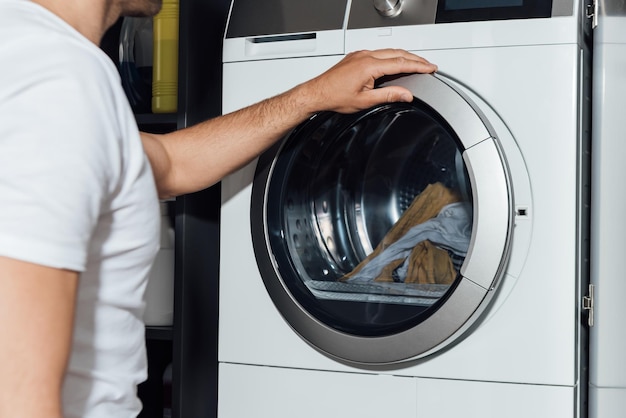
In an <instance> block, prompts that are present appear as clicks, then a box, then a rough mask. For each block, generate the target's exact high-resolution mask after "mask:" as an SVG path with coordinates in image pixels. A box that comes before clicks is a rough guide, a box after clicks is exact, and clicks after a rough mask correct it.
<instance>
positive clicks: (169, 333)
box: [146, 326, 174, 341]
mask: <svg viewBox="0 0 626 418" xmlns="http://www.w3.org/2000/svg"><path fill="white" fill-rule="evenodd" d="M173 338H174V330H173V328H172V327H171V326H163V327H156V326H147V327H146V339H147V340H162V341H171V340H173Z"/></svg>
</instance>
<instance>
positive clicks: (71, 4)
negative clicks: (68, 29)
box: [31, 0, 119, 45]
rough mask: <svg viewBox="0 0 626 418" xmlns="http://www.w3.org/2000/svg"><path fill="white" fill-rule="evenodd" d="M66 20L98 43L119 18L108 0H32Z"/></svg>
mask: <svg viewBox="0 0 626 418" xmlns="http://www.w3.org/2000/svg"><path fill="white" fill-rule="evenodd" d="M31 1H33V2H34V3H38V4H40V5H41V6H43V7H45V8H46V9H48V10H50V11H51V12H52V13H54V14H56V15H57V16H59V17H60V18H61V19H63V20H65V21H66V22H67V23H68V24H69V25H71V26H72V27H74V28H75V29H76V30H77V31H78V32H80V33H81V34H83V35H84V36H85V37H86V38H87V39H89V40H90V41H91V42H93V43H94V44H96V45H99V44H100V40H101V39H102V36H103V35H104V32H105V31H106V30H107V29H108V28H109V27H110V26H111V25H112V24H113V23H115V21H116V20H117V18H118V17H119V12H117V13H116V11H115V10H113V9H112V8H111V7H109V3H110V1H108V0H31Z"/></svg>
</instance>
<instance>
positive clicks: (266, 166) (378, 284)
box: [251, 75, 513, 364]
mask: <svg viewBox="0 0 626 418" xmlns="http://www.w3.org/2000/svg"><path fill="white" fill-rule="evenodd" d="M387 84H397V85H403V86H405V87H407V88H409V89H410V90H411V91H413V93H414V95H415V100H414V101H413V102H412V103H394V104H386V105H381V106H377V107H374V108H372V109H368V110H367V111H363V112H360V113H357V114H352V115H343V114H337V113H331V112H325V113H319V114H317V115H315V116H314V117H312V118H311V119H310V120H308V121H306V122H305V123H303V124H301V125H300V126H299V127H298V128H296V129H295V130H294V131H293V132H291V133H290V134H289V135H288V137H287V138H286V139H285V140H284V141H282V142H281V143H280V144H278V145H277V146H276V147H274V148H273V149H271V150H269V151H268V152H266V153H265V154H264V155H263V156H262V157H261V158H260V159H259V163H258V166H257V172H256V175H255V182H254V187H253V192H252V205H251V225H252V236H253V243H254V248H255V253H256V257H257V263H258V266H259V269H260V272H261V275H262V277H263V280H264V282H265V285H266V288H267V290H268V292H269V294H270V296H271V297H272V299H273V301H274V303H275V305H276V307H277V308H278V309H279V311H280V312H281V314H282V315H283V316H284V317H285V319H286V320H287V321H288V322H289V324H290V325H291V326H292V327H293V329H294V330H295V331H296V332H297V333H298V334H300V335H301V336H302V337H303V338H304V339H305V340H306V341H308V342H309V343H310V344H312V345H313V346H315V347H316V348H317V349H319V350H321V351H323V352H325V353H327V354H329V355H331V356H333V357H336V358H339V359H341V360H344V361H347V362H353V363H363V364H388V363H396V362H402V361H406V360H409V359H415V358H420V357H424V356H426V355H428V354H431V353H434V352H436V351H437V350H439V349H441V348H443V347H445V346H446V345H448V344H450V343H451V342H453V341H455V340H456V339H458V338H459V337H460V336H461V335H462V334H463V333H464V331H465V330H467V329H468V328H469V327H470V326H471V325H472V324H473V323H474V322H475V321H476V319H477V318H478V317H479V316H480V313H481V312H482V311H483V310H484V308H485V307H486V306H487V304H488V303H489V300H490V299H491V296H492V295H493V292H494V290H495V288H496V287H497V285H498V283H499V278H500V276H501V275H502V272H503V268H504V265H505V263H506V260H507V256H508V250H509V246H510V235H511V228H512V219H513V209H512V207H513V205H512V198H511V191H510V179H509V174H508V170H507V166H506V160H505V157H504V156H503V155H502V152H501V149H500V146H499V143H498V140H497V137H496V135H495V133H494V132H493V130H492V128H491V127H490V125H489V123H488V121H486V120H485V118H484V116H482V114H481V113H480V109H479V108H478V107H477V105H476V104H475V103H473V102H472V101H471V100H470V99H468V97H467V96H466V95H465V94H463V92H462V91H461V90H460V89H459V88H458V86H455V85H453V84H451V83H450V82H448V81H446V80H445V79H443V78H442V77H435V76H432V75H411V76H405V77H401V78H398V79H396V80H393V81H389V82H388V83H387Z"/></svg>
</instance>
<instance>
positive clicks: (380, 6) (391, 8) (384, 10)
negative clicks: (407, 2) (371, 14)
mask: <svg viewBox="0 0 626 418" xmlns="http://www.w3.org/2000/svg"><path fill="white" fill-rule="evenodd" d="M373 1H374V8H375V9H376V11H377V12H378V14H380V15H381V16H384V17H394V16H397V15H399V14H400V12H401V11H402V0H373Z"/></svg>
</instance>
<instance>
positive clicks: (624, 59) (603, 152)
mask: <svg viewBox="0 0 626 418" xmlns="http://www.w3.org/2000/svg"><path fill="white" fill-rule="evenodd" d="M596 16H597V27H596V28H595V29H594V48H593V55H594V57H593V111H592V113H593V123H592V126H593V130H592V134H593V135H592V150H593V152H592V156H593V159H592V188H591V190H592V193H591V194H592V217H591V219H592V221H591V225H592V227H591V243H592V244H591V248H592V251H591V282H592V285H593V288H594V298H593V301H594V303H593V310H594V326H593V327H592V328H591V330H590V349H589V352H590V394H589V399H590V401H589V404H590V416H591V417H594V418H617V417H621V416H623V415H624V414H625V411H626V367H625V366H624V363H623V362H622V361H619V360H618V359H619V358H620V356H622V355H623V353H624V352H625V351H626V329H624V326H623V324H622V321H621V318H623V317H624V315H626V311H625V307H624V303H623V302H622V299H623V297H624V295H626V285H625V283H624V280H622V279H621V277H620V276H621V274H620V273H619V272H620V271H621V270H622V266H621V258H622V257H621V253H623V249H624V236H625V235H626V222H625V220H624V215H623V213H622V211H621V208H623V207H624V205H626V194H625V193H624V188H623V187H622V186H621V185H620V184H618V183H619V181H620V180H619V179H622V178H624V176H625V173H624V164H623V161H622V160H621V159H620V158H619V155H624V153H625V152H626V143H625V142H624V132H625V131H626V123H625V122H624V116H623V113H624V109H626V5H625V4H624V2H623V1H603V2H599V4H598V10H597V12H596Z"/></svg>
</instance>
